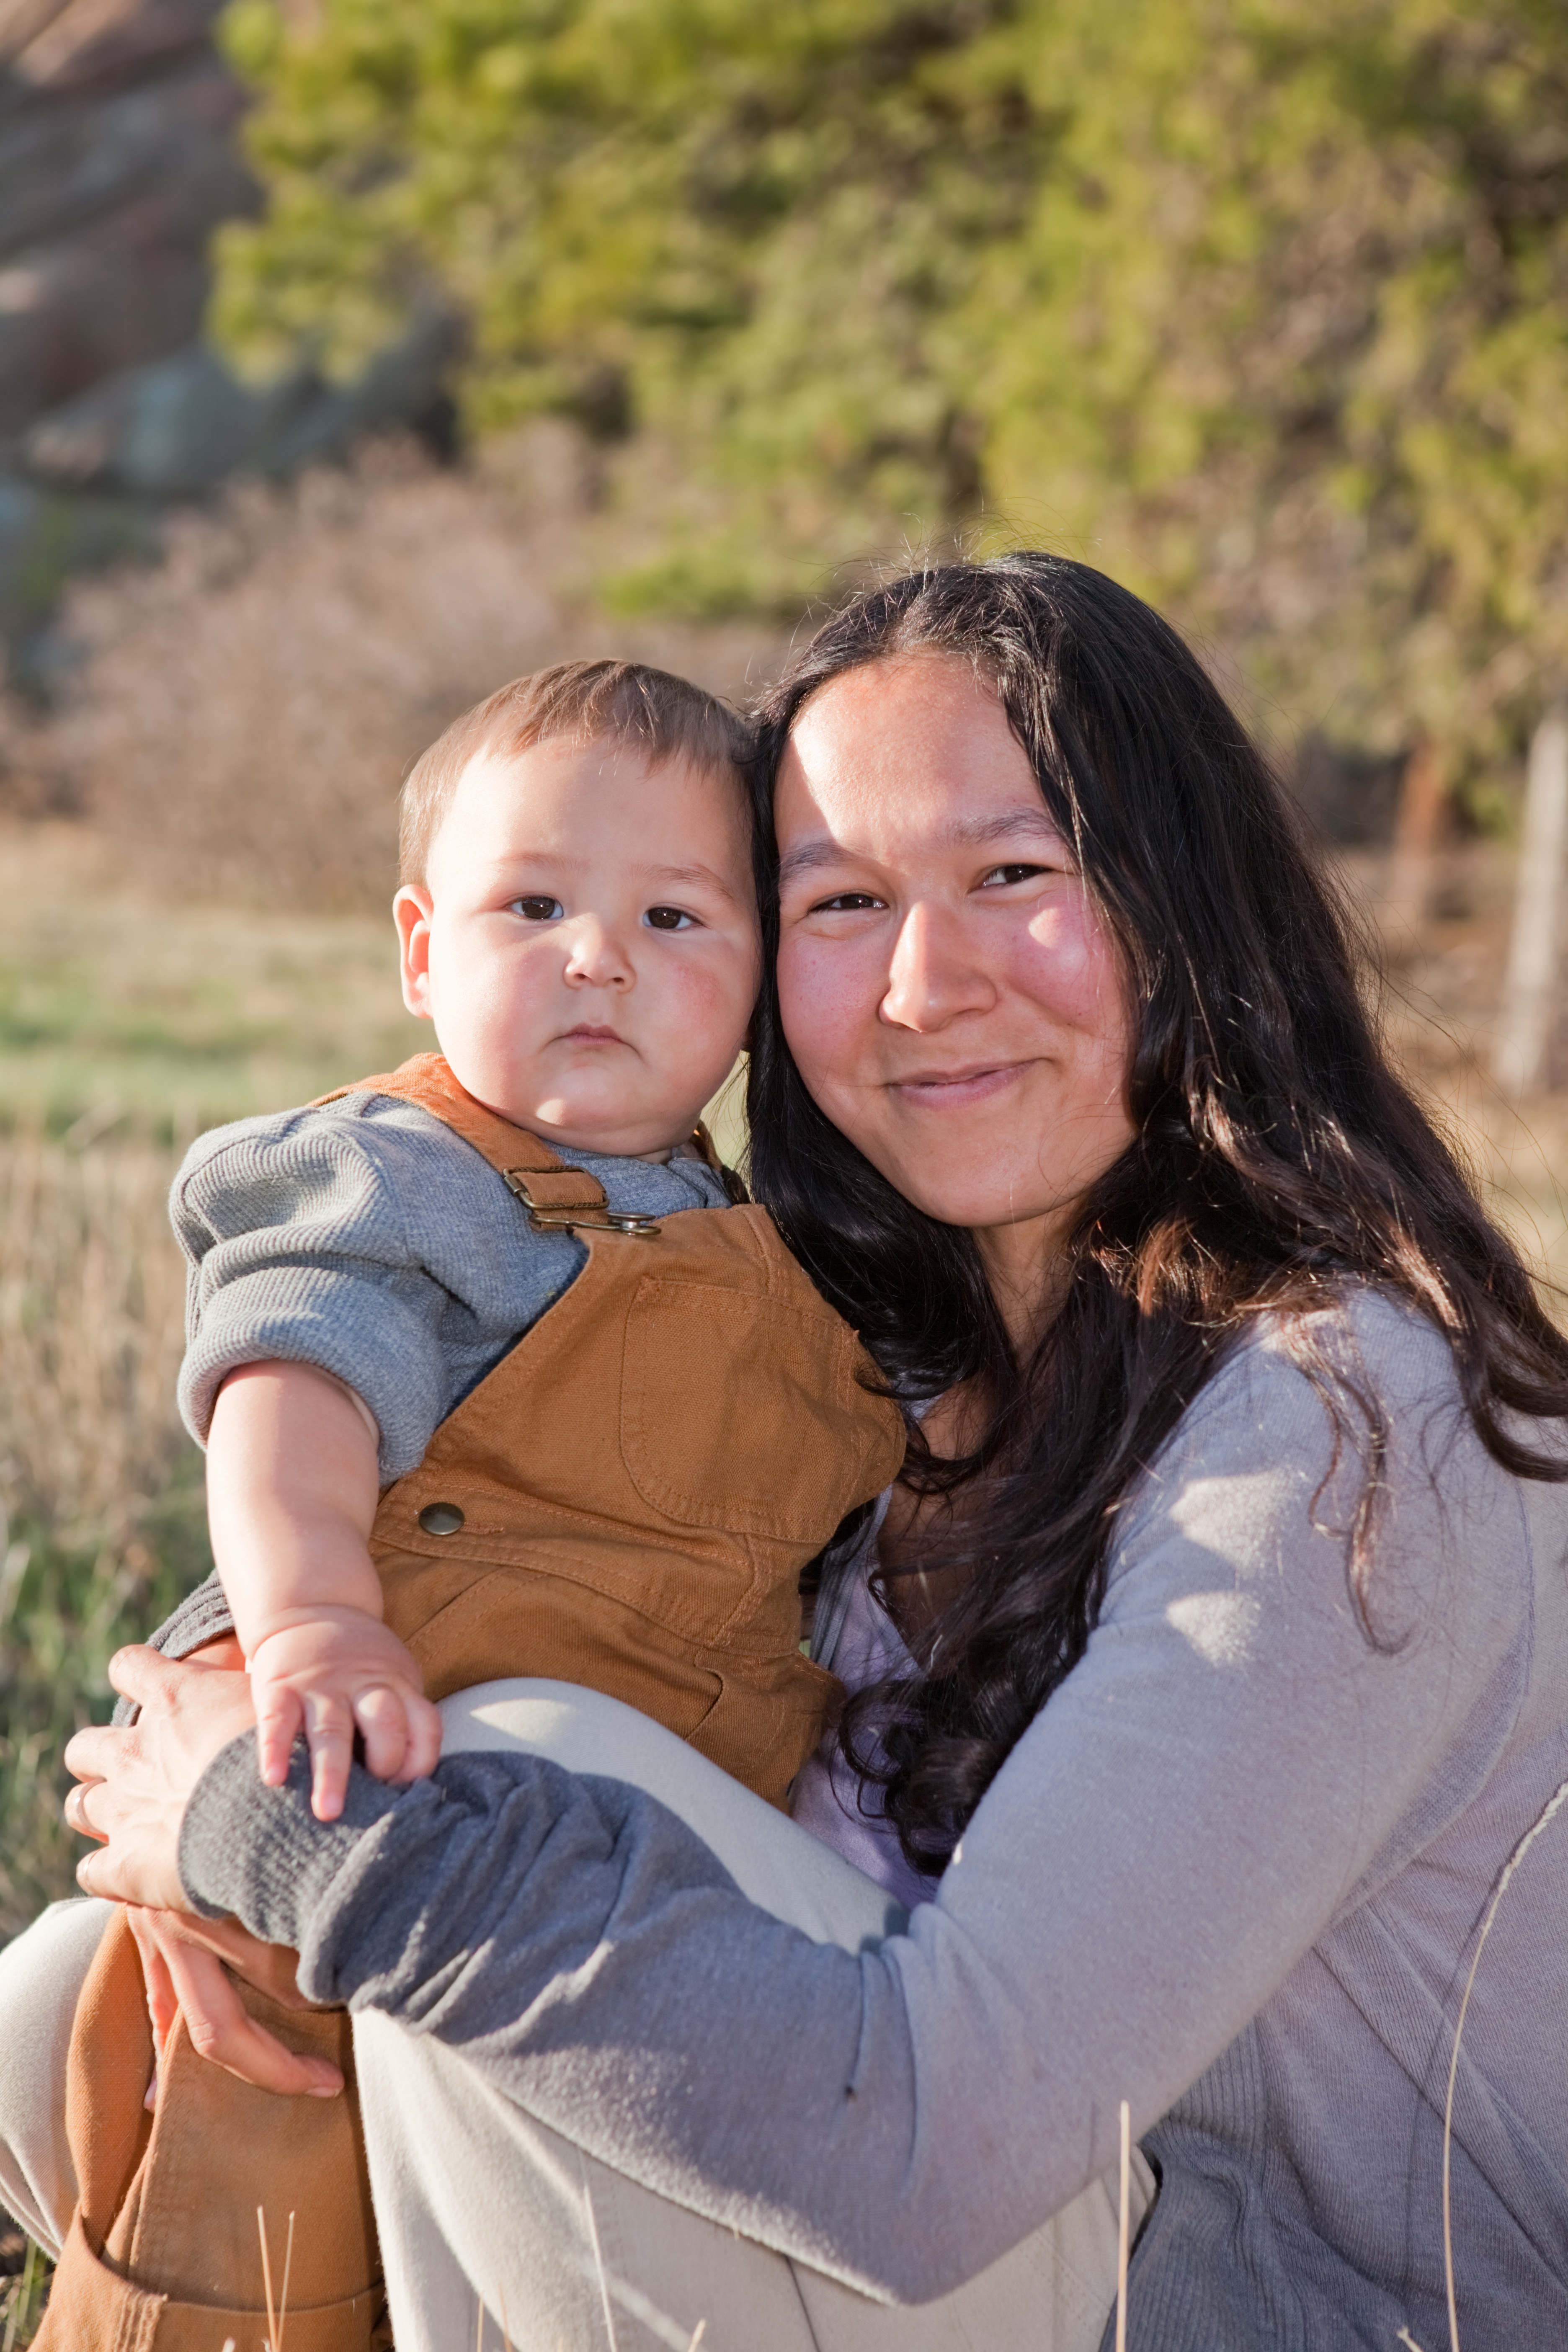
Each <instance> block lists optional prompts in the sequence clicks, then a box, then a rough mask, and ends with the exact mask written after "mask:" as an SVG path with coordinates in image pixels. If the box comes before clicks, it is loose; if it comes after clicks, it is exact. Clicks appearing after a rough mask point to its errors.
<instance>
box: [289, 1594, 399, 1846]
mask: <svg viewBox="0 0 1568 2352" xmlns="http://www.w3.org/2000/svg"><path fill="white" fill-rule="evenodd" d="M250 1687H251V1693H252V1696H254V1698H255V1701H256V1731H257V1745H258V1748H259V1749H260V1751H261V1777H262V1779H263V1780H265V1781H266V1783H267V1785H268V1788H272V1789H277V1788H280V1787H281V1786H282V1784H283V1782H284V1780H286V1779H287V1778H288V1774H289V1749H290V1748H292V1747H293V1745H294V1742H295V1740H296V1739H297V1738H298V1737H299V1735H300V1732H301V1731H303V1733H304V1735H305V1738H306V1739H307V1741H308V1742H309V1744H310V1765H311V1776H310V1783H311V1784H310V1809H311V1811H313V1812H314V1814H315V1816H316V1819H317V1820H318V1821H319V1822H332V1821H336V1819H337V1817H338V1815H339V1814H340V1813H341V1812H342V1809H343V1798H344V1796H345V1794H346V1793H347V1790H348V1783H349V1762H350V1759H351V1758H352V1756H353V1738H354V1733H355V1731H356V1730H357V1731H359V1732H361V1733H363V1737H364V1760H365V1763H366V1765H367V1767H368V1768H369V1769H370V1770H371V1771H373V1772H374V1774H375V1775H376V1778H377V1779H378V1780H420V1779H422V1778H423V1776H424V1775H425V1774H426V1772H433V1771H434V1770H435V1769H436V1766H437V1761H438V1759H439V1758H440V1754H441V1718H440V1717H439V1716H438V1715H437V1712H436V1710H435V1708H434V1707H433V1706H431V1704H430V1702H429V1700H428V1699H427V1698H426V1696H425V1688H424V1681H423V1677H422V1676H421V1675H420V1672H419V1669H418V1667H417V1666H416V1664H415V1662H414V1660H413V1658H412V1657H411V1656H410V1655H409V1654H408V1652H407V1651H406V1650H405V1648H404V1646H403V1643H401V1642H400V1641H399V1640H398V1638H397V1636H396V1634H395V1633H389V1632H388V1631H387V1629H386V1627H385V1626H384V1624H382V1622H380V1620H379V1619H378V1618H375V1617H371V1616H368V1615H367V1614H366V1613H365V1612H364V1611H363V1610H361V1609H342V1608H335V1609H320V1610H315V1611H312V1612H310V1613H309V1614H307V1613H306V1612H305V1611H303V1610H300V1611H298V1612H295V1613H294V1619H293V1622H284V1623H283V1624H281V1625H277V1626H275V1627H274V1629H273V1631H272V1632H271V1633H268V1634H267V1635H266V1637H265V1638H264V1639H263V1640H262V1641H259V1642H258V1643H257V1645H256V1647H255V1649H254V1650H253V1651H252V1652H251V1655H250Z"/></svg>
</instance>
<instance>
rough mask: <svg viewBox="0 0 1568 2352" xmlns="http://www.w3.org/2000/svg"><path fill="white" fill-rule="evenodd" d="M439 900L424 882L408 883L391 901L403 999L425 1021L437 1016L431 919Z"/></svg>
mask: <svg viewBox="0 0 1568 2352" xmlns="http://www.w3.org/2000/svg"><path fill="white" fill-rule="evenodd" d="M435 911H436V901H435V900H434V898H432V897H431V896H430V893H429V891H428V890H427V889H426V887H425V885H424V884H423V882H405V884H404V886H403V887H402V889H401V890H400V891H399V892H398V894H397V896H396V898H395V899H394V900H393V902H392V919H393V921H394V922H395V924H396V925H397V940H398V947H399V950H400V954H399V961H400V963H401V966H402V972H403V1002H404V1003H405V1004H406V1005H407V1007H408V1010H409V1011H410V1013H417V1014H418V1016H419V1018H420V1019H421V1020H422V1021H431V1020H434V1018H435V1009H434V1007H433V1006H432V1004H431V1002H430V918H431V917H432V915H433V914H434V913H435Z"/></svg>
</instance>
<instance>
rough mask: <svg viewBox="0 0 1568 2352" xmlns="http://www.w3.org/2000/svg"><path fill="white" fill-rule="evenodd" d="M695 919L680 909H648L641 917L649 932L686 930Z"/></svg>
mask: <svg viewBox="0 0 1568 2352" xmlns="http://www.w3.org/2000/svg"><path fill="white" fill-rule="evenodd" d="M643 921H644V922H645V923H646V924H647V927H648V929H649V930H650V931H684V930H688V929H690V928H691V927H692V925H693V923H694V921H695V917H693V916H691V915H689V914H687V913H686V911H685V909H684V908H680V907H650V908H648V910H647V913H646V914H645V915H644V917H643Z"/></svg>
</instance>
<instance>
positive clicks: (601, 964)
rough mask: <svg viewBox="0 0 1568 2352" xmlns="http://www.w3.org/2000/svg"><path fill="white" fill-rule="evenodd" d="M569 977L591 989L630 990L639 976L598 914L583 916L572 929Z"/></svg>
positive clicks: (567, 962) (567, 975) (569, 951)
mask: <svg viewBox="0 0 1568 2352" xmlns="http://www.w3.org/2000/svg"><path fill="white" fill-rule="evenodd" d="M566 977H567V979H568V980H569V981H574V982H578V983H579V984H580V985H585V986H587V987H591V988H630V987H631V985H632V983H633V982H634V980H635V979H636V977H637V975H636V973H635V972H634V971H633V970H632V963H631V958H630V957H629V956H628V955H627V954H626V950H625V949H624V948H623V947H622V945H621V943H620V940H618V939H617V938H616V934H615V932H614V931H613V930H612V929H610V928H609V926H608V925H607V924H605V923H602V922H601V921H600V920H599V919H598V917H597V916H595V915H584V916H580V917H579V918H578V919H577V921H576V922H574V924H573V926H572V934H571V944H570V946H569V947H568V949H567V951H566Z"/></svg>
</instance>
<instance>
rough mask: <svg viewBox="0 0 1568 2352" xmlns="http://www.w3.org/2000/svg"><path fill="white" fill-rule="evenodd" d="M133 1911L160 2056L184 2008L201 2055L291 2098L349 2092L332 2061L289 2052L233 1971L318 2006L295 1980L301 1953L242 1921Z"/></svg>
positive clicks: (282, 1999)
mask: <svg viewBox="0 0 1568 2352" xmlns="http://www.w3.org/2000/svg"><path fill="white" fill-rule="evenodd" d="M126 1916H127V1918H128V1919H129V1921H130V1925H131V1932H132V1935H133V1936H134V1937H135V1938H136V1947H137V1949H138V1951H139V1952H140V1953H141V1955H142V1976H143V1977H144V1978H145V1979H146V1984H147V2007H148V2010H149V2011H150V2012H151V2015H152V2020H153V2042H154V2044H155V2045H156V2047H157V2049H158V2050H159V2052H160V2053H162V2051H163V2048H164V2046H165V2044H166V2043H167V2042H168V2038H169V2036H170V2034H171V2033H172V2032H174V2026H175V2023H176V2021H178V2019H179V2017H180V2015H181V2013H182V2011H183V2012H184V2020H185V2030H186V2032H188V2033H189V2034H190V2037H191V2042H192V2044H193V2046H194V2047H195V2050H196V2052H197V2053H198V2054H199V2055H200V2056H201V2057H203V2058H207V2059H210V2060H211V2061H212V2063H213V2064H214V2065H216V2066H223V2067H226V2069H227V2071H228V2072H229V2074H237V2075H238V2076H239V2077H240V2079H241V2080H242V2081H243V2082H247V2083H255V2084H258V2085H259V2087H260V2088H261V2089H262V2090H264V2091H275V2092H278V2093H280V2094H281V2095H284V2096H286V2097H289V2096H294V2097H297V2096H299V2095H306V2096H308V2097H311V2098H317V2099H330V2098H334V2097H335V2096H336V2095H337V2094H338V2093H339V2092H340V2091H341V2090H342V2086H343V2078H342V2074H340V2073H339V2072H338V2069H337V2068H336V2067H335V2066H334V2065H333V2064H332V2063H331V2060H330V2059H326V2058H316V2057H307V2056H304V2055H302V2054H300V2053H299V2052H296V2051H293V2050H287V2049H285V2048H284V2046H283V2044H282V2042H279V2040H278V2038H277V2036H276V2035H275V2034H271V2033H268V2031H267V2029H266V2027H265V2026H264V2025H258V2023H257V2021H256V2020H255V2018H253V2017H252V2016H251V2014H250V2012H249V2011H248V2010H247V2008H246V2006H245V2004H244V2002H243V2001H242V2000H240V1998H239V1995H238V1994H237V1992H236V1991H235V1989H234V1985H233V1982H232V1979H230V1976H229V1973H228V1971H229V1969H234V1970H235V1972H236V1973H237V1975H239V1976H242V1977H244V1978H245V1979H246V1980H247V1982H248V1983H250V1984H253V1985H255V1986H256V1987H257V1988H258V1990H259V1991H262V1992H265V1993H268V1994H270V1996H271V1998H272V1999H273V2000H276V2001H279V2003H281V2005H282V2006H283V2007H284V2008H286V2009H308V2008H310V2002H309V2001H307V2000H306V1999H305V1996H304V1994H303V1993H302V1992H301V1991H300V1988H299V1985H298V1984H297V1983H296V1981H295V1970H296V1969H297V1968H298V1966H299V1959H300V1955H299V1953H298V1952H291V1951H289V1949H288V1948H286V1947H285V1946H283V1945H281V1944H263V1943H261V1942H259V1941H258V1939H257V1937H254V1936H252V1935H250V1934H248V1933H247V1930H246V1929H245V1928H243V1927H240V1925H239V1924H238V1922H237V1920H234V1919H194V1918H192V1917H190V1916H188V1915H187V1914H186V1913H184V1912H182V1911H147V1910H143V1909H142V1908H141V1907H140V1906H135V1905H132V1906H131V1907H130V1908H129V1910H128V1911H127V1914H126Z"/></svg>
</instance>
